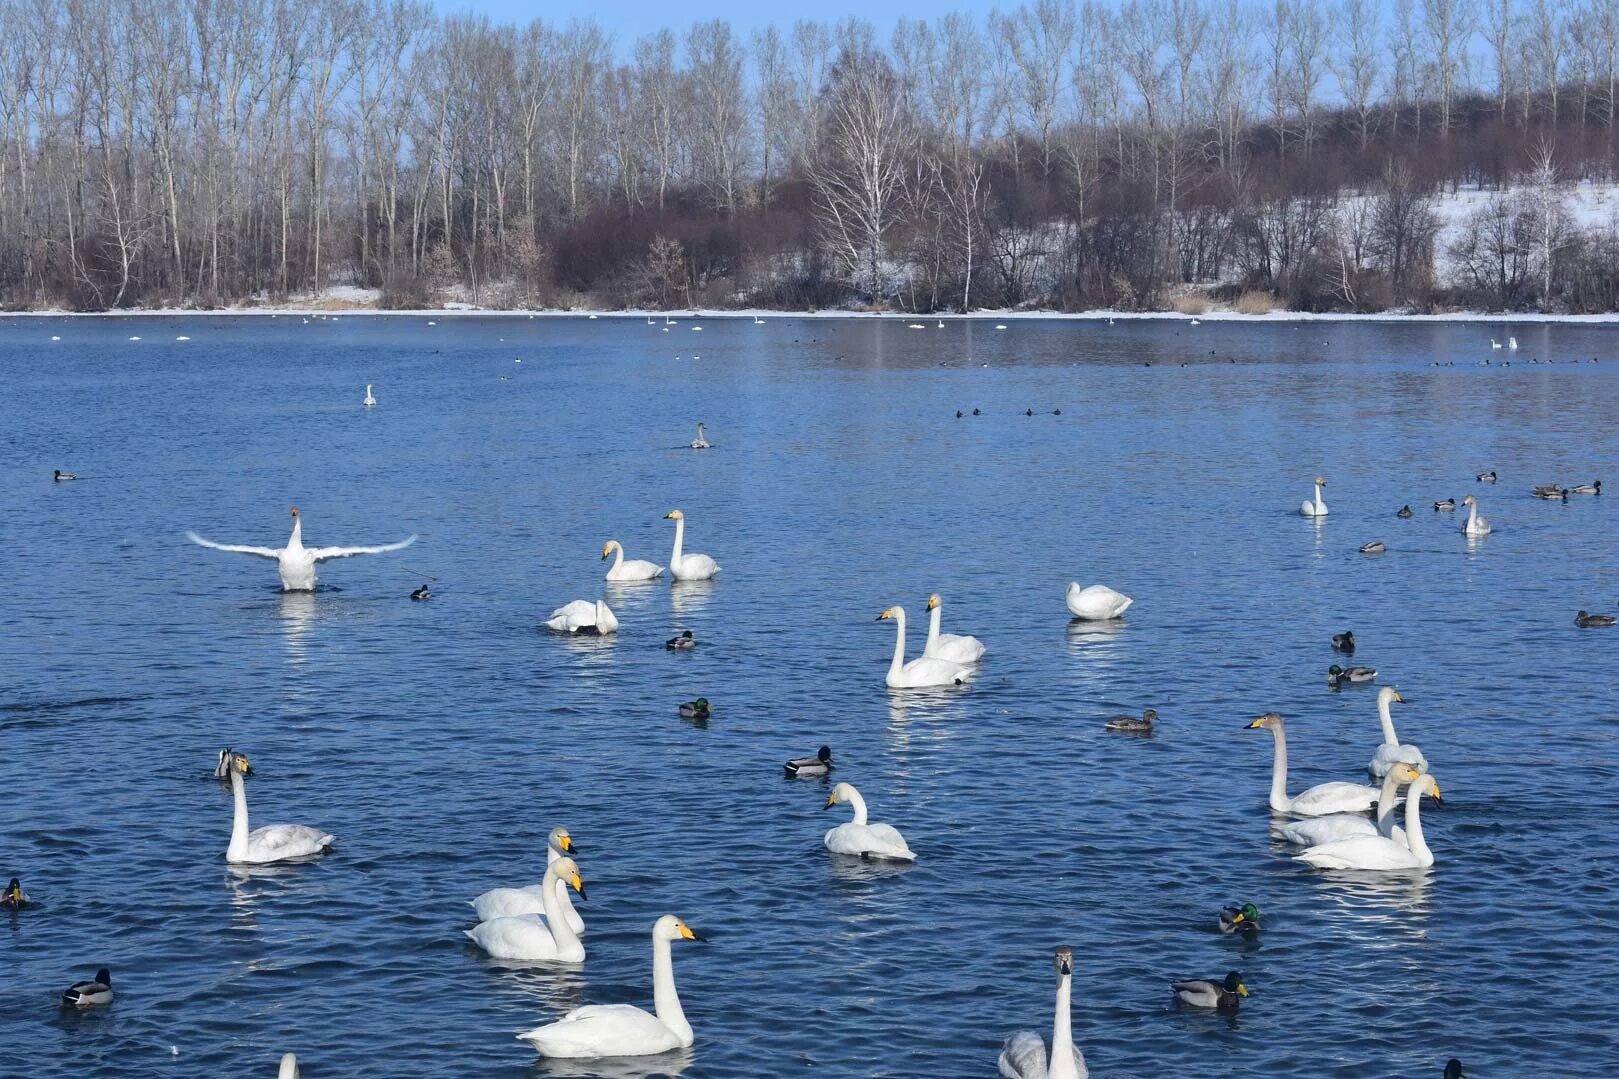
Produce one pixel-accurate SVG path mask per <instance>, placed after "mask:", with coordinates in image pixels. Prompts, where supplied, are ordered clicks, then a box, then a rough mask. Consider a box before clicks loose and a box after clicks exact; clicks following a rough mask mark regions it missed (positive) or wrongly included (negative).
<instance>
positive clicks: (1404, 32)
mask: <svg viewBox="0 0 1619 1079" xmlns="http://www.w3.org/2000/svg"><path fill="white" fill-rule="evenodd" d="M1616 109H1619V0H1565V2H1562V3H1551V2H1548V0H1388V2H1385V0H1340V2H1333V0H1275V2H1264V3H1246V2H1242V0H1127V2H1124V3H1114V2H1092V0H1081V2H1078V3H1076V2H1074V0H1031V2H1029V3H1026V4H1024V5H1023V6H1019V7H1015V8H1008V9H1005V10H1000V11H996V12H992V13H991V14H989V15H988V16H987V17H978V16H974V15H965V14H948V15H943V16H941V17H939V18H936V19H932V20H929V21H901V22H899V23H898V24H897V25H895V26H894V27H893V28H892V32H891V33H890V32H888V31H887V30H886V29H885V30H884V31H882V32H879V31H878V30H877V29H876V28H875V27H873V26H872V25H869V24H867V23H864V22H858V21H846V22H842V23H839V24H837V25H827V24H823V23H817V22H813V21H799V22H795V23H793V24H791V25H785V24H784V25H780V26H776V27H772V28H770V29H767V30H764V31H762V32H758V33H753V34H749V35H746V36H744V35H742V34H739V33H737V32H736V31H734V30H733V29H732V28H731V27H730V26H729V25H727V24H726V23H724V22H702V23H698V24H696V25H692V26H689V27H672V28H666V29H660V30H655V31H652V32H650V33H647V34H645V35H644V36H640V37H636V38H634V39H633V40H625V39H622V38H620V37H615V36H613V35H610V34H608V33H606V32H605V31H604V30H603V29H602V28H601V27H600V26H598V25H596V24H594V23H592V22H591V21H589V20H588V19H579V20H575V21H571V22H568V23H565V24H562V23H550V22H542V21H535V22H531V23H528V24H527V25H520V26H519V25H501V24H497V23H493V22H491V21H489V20H487V19H485V18H482V17H475V16H451V17H444V16H440V15H438V14H436V13H435V12H434V11H433V10H432V9H431V8H430V7H428V6H427V5H425V4H421V3H416V2H412V0H312V2H306V0H141V2H133V0H3V2H0V135H3V141H0V147H3V152H0V304H3V306H4V307H6V308H8V309H14V310H18V309H40V308H52V307H61V308H67V309H73V310H104V309H114V308H131V307H166V306H184V307H194V308H213V307H221V306H226V305H238V304H253V303H273V302H278V301H284V300H286V299H288V298H290V297H303V298H306V299H314V300H317V301H318V300H319V299H320V298H321V296H322V295H325V294H327V293H328V290H339V291H341V290H342V289H345V288H346V289H348V290H350V291H351V292H352V291H353V290H359V289H363V290H370V291H368V292H367V293H366V294H367V295H369V296H372V297H373V298H374V302H375V303H376V304H377V305H379V306H382V307H422V306H429V305H436V304H442V303H444V302H446V301H459V302H464V303H471V304H476V305H478V306H482V307H506V308H569V309H580V308H601V309H610V308H622V307H650V308H677V307H678V308H689V307H698V306H701V307H708V308H728V307H731V308H736V307H770V308H778V309H783V310H799V311H801V310H806V309H826V308H834V309H851V310H852V309H890V310H908V311H917V312H924V311H947V310H969V309H1001V308H1011V309H1015V308H1031V309H1053V310H1083V309H1092V308H1118V309H1124V310H1168V309H1179V310H1182V311H1192V312H1196V311H1198V310H1202V309H1204V308H1205V307H1207V306H1208V305H1210V304H1225V305H1228V306H1231V307H1235V308H1236V309H1238V310H1243V311H1254V312H1257V311H1265V310H1270V309H1273V308H1274V309H1283V308H1288V309H1295V310H1310V311H1384V310H1411V311H1429V310H1448V309H1468V310H1546V311H1569V312H1594V311H1612V310H1616V309H1619V202H1616V203H1613V204H1612V205H1611V206H1610V204H1609V198H1610V193H1611V194H1612V195H1613V196H1614V197H1619V188H1616V187H1615V185H1614V179H1615V172H1616V169H1615V163H1616V159H1619V127H1616V124H1619V116H1616Z"/></svg>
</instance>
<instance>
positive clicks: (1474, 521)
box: [1462, 495, 1490, 536]
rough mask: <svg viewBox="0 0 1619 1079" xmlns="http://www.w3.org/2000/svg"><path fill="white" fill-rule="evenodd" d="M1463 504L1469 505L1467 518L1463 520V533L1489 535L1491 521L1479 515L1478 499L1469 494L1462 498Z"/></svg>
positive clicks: (1465, 534) (1466, 534)
mask: <svg viewBox="0 0 1619 1079" xmlns="http://www.w3.org/2000/svg"><path fill="white" fill-rule="evenodd" d="M1462 505H1464V506H1466V507H1467V519H1466V520H1465V521H1463V522H1462V535H1464V536H1488V535H1489V534H1490V522H1488V521H1486V520H1485V519H1484V518H1482V517H1480V516H1479V515H1478V499H1476V498H1474V497H1473V496H1472V495H1468V496H1467V497H1466V498H1464V499H1462Z"/></svg>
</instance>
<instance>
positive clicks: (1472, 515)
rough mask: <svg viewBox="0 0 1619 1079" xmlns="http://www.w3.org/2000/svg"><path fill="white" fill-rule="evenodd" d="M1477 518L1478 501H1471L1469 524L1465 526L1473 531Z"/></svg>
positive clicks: (1468, 515) (1468, 509) (1469, 505)
mask: <svg viewBox="0 0 1619 1079" xmlns="http://www.w3.org/2000/svg"><path fill="white" fill-rule="evenodd" d="M1476 520H1478V503H1477V502H1469V503H1468V504H1467V524H1466V525H1465V526H1464V527H1465V528H1466V529H1467V530H1468V531H1469V532H1471V531H1472V530H1473V522H1474V521H1476Z"/></svg>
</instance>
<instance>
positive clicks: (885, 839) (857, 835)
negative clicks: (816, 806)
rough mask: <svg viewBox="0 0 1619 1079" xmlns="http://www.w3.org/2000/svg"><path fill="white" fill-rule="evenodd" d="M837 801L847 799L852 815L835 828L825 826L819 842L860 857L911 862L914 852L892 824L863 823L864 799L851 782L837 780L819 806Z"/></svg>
mask: <svg viewBox="0 0 1619 1079" xmlns="http://www.w3.org/2000/svg"><path fill="white" fill-rule="evenodd" d="M839 802H847V803H848V804H849V807H850V808H851V809H853V810H854V818H853V819H852V820H848V821H845V822H844V823H842V824H840V825H838V826H837V827H836V828H831V829H828V831H827V833H826V835H825V837H824V838H823V842H824V843H825V844H826V849H827V850H829V851H831V852H832V853H833V854H853V855H858V856H860V857H861V858H879V859H887V860H889V861H895V862H914V861H916V854H915V852H913V851H912V850H911V848H910V846H909V845H908V844H907V843H906V842H905V837H904V836H902V835H900V834H899V830H898V829H896V828H895V827H894V826H893V825H892V824H868V823H866V800H865V799H864V798H862V797H861V796H860V792H859V791H858V790H856V789H855V786H854V784H853V783H839V784H838V785H837V786H835V787H833V788H832V793H831V794H829V795H827V798H826V805H824V806H822V807H821V808H822V809H831V808H832V807H833V806H835V805H837V804H838V803H839Z"/></svg>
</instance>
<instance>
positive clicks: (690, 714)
mask: <svg viewBox="0 0 1619 1079" xmlns="http://www.w3.org/2000/svg"><path fill="white" fill-rule="evenodd" d="M679 711H680V717H681V718H682V719H707V718H708V717H709V709H708V698H707V697H698V698H697V699H696V700H695V701H687V702H686V703H685V704H682V705H681V706H680V708H679Z"/></svg>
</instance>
